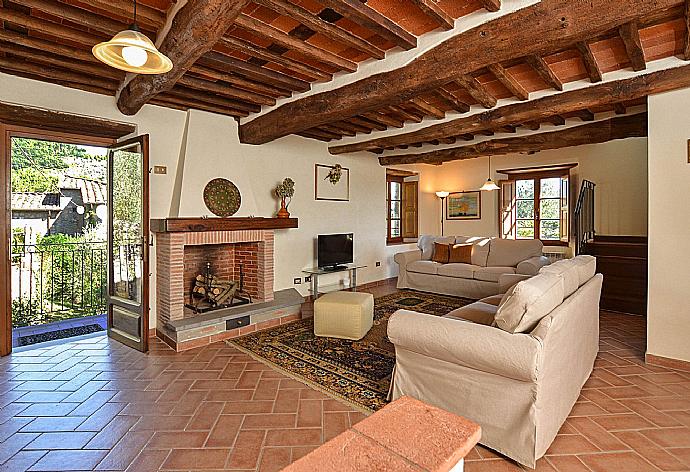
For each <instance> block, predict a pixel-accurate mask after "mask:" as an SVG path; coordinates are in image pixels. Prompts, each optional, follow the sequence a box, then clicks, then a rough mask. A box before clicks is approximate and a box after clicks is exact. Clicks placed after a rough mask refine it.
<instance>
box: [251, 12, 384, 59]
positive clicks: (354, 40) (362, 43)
mask: <svg viewBox="0 0 690 472" xmlns="http://www.w3.org/2000/svg"><path fill="white" fill-rule="evenodd" d="M256 3H258V4H259V5H263V6H265V7H266V8H270V9H271V10H273V11H275V12H278V13H280V14H281V15H285V16H289V17H291V18H293V19H295V20H297V21H299V22H300V23H302V24H303V25H304V26H306V27H308V28H310V29H311V30H313V31H315V32H317V33H321V34H323V35H324V36H326V37H328V38H330V39H333V40H335V41H339V42H340V43H342V44H344V45H346V46H349V47H351V48H354V49H357V50H358V51H361V52H363V53H365V54H368V55H370V56H371V57H373V58H376V59H383V58H385V57H386V52H385V51H384V50H383V49H380V48H379V47H377V46H374V45H373V44H371V43H370V42H369V41H366V40H364V39H362V38H360V37H359V36H355V35H354V34H352V33H350V32H349V31H347V30H346V29H343V28H341V27H339V26H338V25H335V24H332V23H329V22H327V21H325V20H322V19H321V18H319V17H318V16H317V15H314V14H313V13H312V12H310V11H308V10H305V9H304V8H302V7H301V6H298V5H295V4H293V3H290V2H288V1H286V0H256Z"/></svg>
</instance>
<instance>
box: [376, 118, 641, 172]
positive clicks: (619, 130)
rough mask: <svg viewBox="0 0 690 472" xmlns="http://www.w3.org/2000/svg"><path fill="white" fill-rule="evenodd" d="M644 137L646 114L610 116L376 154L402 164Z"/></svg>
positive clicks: (381, 160) (384, 160)
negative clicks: (498, 136)
mask: <svg viewBox="0 0 690 472" xmlns="http://www.w3.org/2000/svg"><path fill="white" fill-rule="evenodd" d="M645 136H647V113H640V114H638V115H632V116H624V117H620V118H612V119H610V120H607V121H601V122H597V123H590V124H586V125H581V126H577V127H573V128H569V129H565V130H562V131H552V132H548V133H539V134H532V135H529V136H521V137H516V138H507V139H494V140H490V141H484V142H481V143H477V144H474V145H471V146H460V147H454V148H450V149H442V150H438V151H431V152H426V153H420V154H402V155H398V156H386V157H379V163H380V164H381V165H382V166H387V165H401V164H435V165H438V164H443V163H444V162H451V161H458V160H465V159H474V158H477V157H484V156H497V155H506V154H517V153H527V152H535V151H545V150H548V149H562V148H566V147H572V146H582V145H585V144H596V143H605V142H608V141H613V140H616V139H625V138H633V137H645Z"/></svg>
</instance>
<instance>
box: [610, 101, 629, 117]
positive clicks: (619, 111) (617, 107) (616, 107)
mask: <svg viewBox="0 0 690 472" xmlns="http://www.w3.org/2000/svg"><path fill="white" fill-rule="evenodd" d="M613 111H614V112H615V113H616V115H625V114H626V113H627V112H628V109H627V108H626V107H625V105H623V104H622V103H614V104H613Z"/></svg>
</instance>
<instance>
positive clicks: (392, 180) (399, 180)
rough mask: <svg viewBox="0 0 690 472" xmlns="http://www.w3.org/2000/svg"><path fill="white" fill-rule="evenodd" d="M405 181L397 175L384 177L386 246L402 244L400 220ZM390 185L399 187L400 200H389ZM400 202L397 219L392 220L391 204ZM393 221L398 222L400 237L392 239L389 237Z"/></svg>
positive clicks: (401, 219) (401, 221) (401, 222)
mask: <svg viewBox="0 0 690 472" xmlns="http://www.w3.org/2000/svg"><path fill="white" fill-rule="evenodd" d="M404 181H405V179H404V177H402V176H399V175H390V174H387V175H386V243H387V244H402V243H403V236H402V235H403V228H402V224H403V218H402V211H403V188H402V187H403V182H404ZM392 183H397V184H399V185H400V199H399V200H398V199H396V200H393V199H392V198H391V187H392V185H391V184H392ZM394 201H396V202H400V214H399V215H398V218H393V216H392V215H393V208H392V206H393V205H392V202H394ZM393 220H398V221H400V236H399V237H393V236H392V235H391V221H393Z"/></svg>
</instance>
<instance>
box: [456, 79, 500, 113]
mask: <svg viewBox="0 0 690 472" xmlns="http://www.w3.org/2000/svg"><path fill="white" fill-rule="evenodd" d="M457 83H458V84H460V85H461V86H462V87H464V88H465V90H467V93H469V94H470V95H471V96H472V98H474V99H475V100H477V101H478V102H479V104H480V105H481V106H483V107H484V108H493V107H495V106H496V103H497V102H498V100H496V97H494V96H493V95H491V94H490V93H489V92H488V91H487V90H486V87H484V86H483V85H482V84H481V83H480V82H479V81H478V80H477V79H475V78H474V77H472V76H469V75H466V76H464V77H460V78H459V79H458V80H457Z"/></svg>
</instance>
